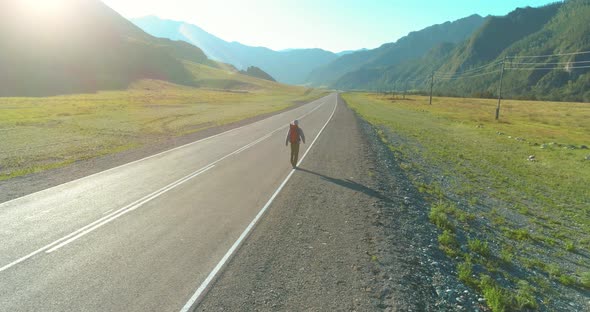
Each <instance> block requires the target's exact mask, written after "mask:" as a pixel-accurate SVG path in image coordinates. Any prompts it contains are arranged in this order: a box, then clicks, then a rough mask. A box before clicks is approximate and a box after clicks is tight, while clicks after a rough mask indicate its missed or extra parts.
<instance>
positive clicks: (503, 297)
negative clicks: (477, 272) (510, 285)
mask: <svg viewBox="0 0 590 312" xmlns="http://www.w3.org/2000/svg"><path fill="white" fill-rule="evenodd" d="M479 287H480V289H481V292H482V293H483V296H484V298H485V299H486V302H487V304H488V306H489V307H490V309H492V311H494V312H504V311H506V310H507V309H508V308H509V307H510V302H511V301H512V298H511V297H510V294H509V293H508V292H507V291H506V290H504V289H502V288H501V287H500V286H498V284H496V282H495V281H494V280H493V279H492V278H491V277H489V276H488V275H482V276H481V280H480V282H479Z"/></svg>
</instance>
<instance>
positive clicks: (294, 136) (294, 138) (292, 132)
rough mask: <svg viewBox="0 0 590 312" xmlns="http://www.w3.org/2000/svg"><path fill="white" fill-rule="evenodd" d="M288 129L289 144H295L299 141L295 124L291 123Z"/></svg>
mask: <svg viewBox="0 0 590 312" xmlns="http://www.w3.org/2000/svg"><path fill="white" fill-rule="evenodd" d="M290 127H291V128H290V130H289V135H290V137H289V141H291V144H297V143H298V142H299V131H297V125H291V126H290Z"/></svg>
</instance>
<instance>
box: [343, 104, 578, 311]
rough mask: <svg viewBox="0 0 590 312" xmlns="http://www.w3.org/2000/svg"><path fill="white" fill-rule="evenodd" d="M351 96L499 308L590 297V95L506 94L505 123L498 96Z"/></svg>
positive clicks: (460, 262)
mask: <svg viewBox="0 0 590 312" xmlns="http://www.w3.org/2000/svg"><path fill="white" fill-rule="evenodd" d="M344 98H345V100H346V101H347V103H348V104H349V105H350V106H351V107H352V108H353V109H354V110H355V111H356V112H357V113H358V114H359V115H360V116H362V117H363V118H364V119H366V120H367V121H368V122H370V123H371V124H372V125H373V126H374V127H375V128H376V130H377V132H378V134H379V135H380V137H381V140H382V141H383V142H384V143H385V144H387V145H388V146H389V148H390V150H391V151H392V152H393V155H394V156H395V158H396V161H397V162H398V164H399V166H400V168H402V169H403V170H404V171H405V172H407V174H408V176H409V177H410V179H411V180H412V183H413V184H414V186H415V187H416V188H417V189H418V190H419V191H420V192H421V193H422V194H423V196H424V198H425V199H426V201H427V202H428V205H429V206H428V207H427V208H428V210H429V211H428V215H429V219H430V221H431V222H432V224H433V225H432V226H436V227H438V229H439V234H440V236H439V247H440V248H441V250H443V251H444V252H445V253H446V254H447V255H448V256H449V257H450V258H452V259H454V261H456V262H457V272H456V273H457V276H458V278H459V279H461V280H462V281H463V282H464V283H466V284H467V285H470V286H472V287H473V288H474V289H476V290H477V291H479V292H480V293H481V294H482V296H484V297H485V299H486V301H487V304H488V306H490V307H491V308H492V310H494V311H504V310H520V309H534V308H538V307H540V306H545V307H547V305H548V304H550V302H551V301H552V298H555V297H556V296H561V297H565V298H569V299H571V298H574V297H576V296H578V297H580V296H581V298H584V296H587V294H588V289H589V288H590V266H589V263H590V231H589V229H590V149H588V147H590V122H588V121H589V120H590V105H589V104H587V103H564V102H532V101H513V100H504V101H502V106H501V111H500V119H499V121H496V120H495V118H494V112H495V108H496V105H497V100H488V99H470V98H440V97H435V98H434V99H433V103H432V105H429V102H428V97H421V96H409V97H406V98H405V99H403V98H402V97H401V96H394V95H383V94H368V93H347V94H345V95H344ZM584 294H585V295H584ZM586 299H587V297H586Z"/></svg>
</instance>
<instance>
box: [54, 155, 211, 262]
mask: <svg viewBox="0 0 590 312" xmlns="http://www.w3.org/2000/svg"><path fill="white" fill-rule="evenodd" d="M213 167H215V165H211V166H209V167H207V168H205V169H202V170H200V171H198V172H196V173H194V174H192V175H190V176H188V177H186V178H184V179H183V180H181V181H177V182H176V183H173V185H169V186H167V187H165V188H163V189H160V190H158V191H157V192H154V193H152V194H151V195H150V196H147V197H144V199H142V200H139V201H138V202H136V203H135V204H132V205H129V206H127V207H128V208H124V209H123V210H122V211H120V212H118V213H117V214H115V215H114V216H111V217H109V218H107V219H106V220H104V221H102V222H100V223H98V224H96V225H94V226H92V227H90V228H88V229H87V230H85V231H83V232H81V233H78V234H77V235H75V236H73V237H71V238H70V239H68V240H66V241H64V242H61V243H60V244H59V245H56V246H54V247H52V248H51V249H49V250H47V251H45V253H52V252H54V251H56V250H58V249H60V248H61V247H63V246H65V245H67V244H69V243H71V242H73V241H75V240H77V239H78V238H80V237H82V236H84V235H86V234H88V233H90V232H92V231H94V230H96V229H98V228H99V227H101V226H103V225H105V224H107V223H109V222H111V221H113V220H115V219H117V218H119V217H120V216H122V215H124V214H127V213H128V212H131V211H133V210H135V209H137V208H139V207H141V206H143V204H145V203H147V202H149V201H151V200H152V199H154V198H156V197H158V196H160V195H162V194H164V193H166V192H168V191H169V190H171V189H173V188H175V187H177V186H178V185H180V184H183V183H184V182H186V181H188V180H190V179H192V178H194V177H196V176H198V175H201V174H202V173H205V172H207V171H209V169H211V168H213Z"/></svg>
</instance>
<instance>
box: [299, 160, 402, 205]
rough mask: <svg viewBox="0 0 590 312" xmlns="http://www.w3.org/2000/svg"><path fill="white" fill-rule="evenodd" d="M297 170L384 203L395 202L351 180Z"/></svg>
mask: <svg viewBox="0 0 590 312" xmlns="http://www.w3.org/2000/svg"><path fill="white" fill-rule="evenodd" d="M296 170H297V171H301V172H305V173H309V174H313V175H316V176H318V177H320V178H322V180H325V181H328V182H331V183H334V184H336V185H340V186H342V187H345V188H348V189H351V190H353V191H357V192H361V193H364V194H366V195H369V196H371V197H375V198H378V199H380V200H382V201H385V202H387V203H392V202H393V200H392V199H391V198H389V197H387V196H385V195H383V194H381V193H379V192H378V191H376V190H374V189H372V188H370V187H367V186H364V185H362V184H359V183H357V182H354V181H352V180H349V179H345V180H342V179H336V178H332V177H328V176H326V175H323V174H321V173H317V172H313V171H311V170H307V169H303V168H299V167H297V168H296Z"/></svg>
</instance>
